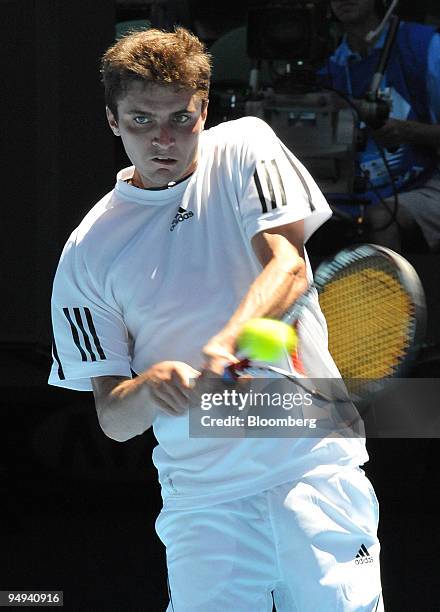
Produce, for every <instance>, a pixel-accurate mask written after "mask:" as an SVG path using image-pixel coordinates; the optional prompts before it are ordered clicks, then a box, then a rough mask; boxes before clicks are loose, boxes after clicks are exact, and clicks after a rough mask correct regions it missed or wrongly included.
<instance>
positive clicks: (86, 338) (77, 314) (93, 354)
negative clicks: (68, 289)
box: [73, 308, 96, 361]
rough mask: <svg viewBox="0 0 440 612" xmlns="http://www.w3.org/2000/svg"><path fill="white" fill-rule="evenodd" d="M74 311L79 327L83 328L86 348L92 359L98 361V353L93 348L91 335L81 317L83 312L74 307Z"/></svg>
mask: <svg viewBox="0 0 440 612" xmlns="http://www.w3.org/2000/svg"><path fill="white" fill-rule="evenodd" d="M73 312H74V314H75V320H76V322H77V324H78V327H79V328H80V330H81V333H82V335H83V338H84V344H85V345H86V349H87V350H88V352H89V354H90V357H91V358H92V361H96V355H95V353H94V352H93V350H92V345H91V344H90V340H89V336H88V335H87V332H86V330H85V329H84V325H83V322H82V319H81V313H80V311H79V308H74V309H73Z"/></svg>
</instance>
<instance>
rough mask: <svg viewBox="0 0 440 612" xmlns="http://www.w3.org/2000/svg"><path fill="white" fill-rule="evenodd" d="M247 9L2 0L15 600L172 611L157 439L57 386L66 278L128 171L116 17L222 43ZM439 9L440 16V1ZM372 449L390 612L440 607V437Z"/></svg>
mask: <svg viewBox="0 0 440 612" xmlns="http://www.w3.org/2000/svg"><path fill="white" fill-rule="evenodd" d="M247 4H248V3H246V2H243V3H237V2H234V3H233V2H230V1H228V2H223V3H216V4H215V6H214V7H211V6H208V4H207V3H202V2H198V1H195V2H156V3H151V2H117V3H116V2H113V1H112V0H102V1H99V2H90V1H86V0H75V1H74V0H69V1H67V2H64V1H61V0H0V24H1V25H0V27H1V30H2V36H1V40H2V41H3V47H2V49H3V52H2V60H3V69H2V77H3V78H2V83H3V95H2V98H3V100H4V101H5V105H4V110H3V112H2V113H1V115H0V121H1V127H2V135H3V137H2V142H3V143H4V152H3V154H2V169H3V185H2V191H3V194H2V195H3V198H2V208H1V221H2V230H3V232H2V247H3V249H2V258H1V263H0V271H1V276H2V283H1V286H2V309H1V315H0V316H1V318H0V364H1V368H0V371H1V401H0V427H1V428H2V430H3V436H2V439H3V441H4V443H3V444H2V462H1V464H0V473H1V476H2V479H1V481H0V484H1V493H2V503H1V505H0V518H1V521H0V525H1V526H2V527H3V530H2V531H3V533H2V534H1V540H0V542H1V546H0V550H1V553H0V554H1V571H0V590H5V589H11V590H32V589H39V590H49V589H53V590H55V589H58V590H64V598H65V605H64V607H65V608H66V609H68V610H96V611H101V610H103V611H104V610H105V611H107V610H121V609H123V610H133V611H135V610H152V611H156V610H157V611H160V610H163V609H165V607H166V601H167V594H166V580H165V576H166V574H165V561H164V552H163V549H162V545H161V544H160V542H159V540H158V539H157V537H156V536H155V533H154V521H155V517H156V515H157V513H158V511H159V509H160V493H159V488H158V485H157V482H156V473H155V470H154V468H153V466H152V464H151V460H150V455H151V450H152V447H153V446H154V444H155V442H154V439H153V436H152V434H151V432H147V433H146V434H144V435H143V436H141V437H138V438H136V439H134V440H132V441H130V442H128V443H125V444H118V443H116V442H113V441H111V440H109V439H107V438H105V436H104V434H102V432H101V431H100V429H99V426H98V423H97V419H96V416H95V411H94V406H93V401H92V397H91V395H90V394H88V393H77V392H70V391H64V390H60V389H55V388H49V387H47V385H46V380H47V375H48V369H49V365H50V359H49V352H50V348H49V347H50V333H51V332H50V318H49V302H50V291H51V283H52V278H53V274H54V270H55V266H56V263H57V261H58V258H59V255H60V251H61V249H62V246H63V245H64V243H65V241H66V239H67V237H68V235H69V233H70V232H71V230H72V229H73V228H74V227H75V226H76V225H77V223H78V222H79V221H80V220H81V218H82V217H83V216H84V214H85V212H86V211H87V210H88V209H89V208H90V206H91V205H92V204H93V203H94V202H96V201H97V200H98V199H99V198H100V197H101V196H102V195H104V194H105V193H106V192H107V191H109V189H111V188H112V186H113V183H114V175H115V171H116V169H118V168H119V167H121V163H123V157H122V155H121V151H120V149H119V148H118V144H117V142H116V141H115V139H114V138H113V137H112V135H111V133H110V130H109V129H108V128H107V125H106V121H105V113H104V105H103V96H102V90H101V85H100V82H99V74H98V69H99V58H100V56H101V55H102V53H103V51H104V50H105V49H106V48H107V47H108V46H109V45H110V44H111V43H112V42H113V40H114V31H115V23H116V22H120V21H124V20H127V19H139V18H147V19H150V21H152V22H153V23H155V24H157V25H164V26H165V27H166V26H167V25H168V22H169V21H170V20H172V19H178V20H179V21H180V23H182V24H184V25H188V26H189V27H193V28H194V29H195V30H196V31H198V33H199V34H200V35H201V36H202V37H203V38H204V39H205V40H206V42H207V43H208V44H211V43H212V42H214V41H215V40H216V39H217V38H218V37H219V36H221V35H222V34H224V33H225V32H227V31H228V30H229V29H231V28H233V27H237V26H239V25H242V24H243V23H244V19H245V13H246V7H247ZM402 4H403V6H404V8H405V6H407V7H410V3H406V4H405V3H402ZM413 4H414V3H412V5H413ZM412 5H411V6H412ZM420 6H421V5H420V3H417V7H414V6H413V10H417V11H419V12H420ZM424 6H425V12H426V13H429V14H430V15H432V16H434V17H435V16H436V15H439V14H440V10H439V8H438V6H437V2H436V1H434V0H433V1H432V2H431V3H428V2H426V3H425V5H424ZM439 22H440V19H439ZM316 258H319V252H318V253H315V259H316ZM409 258H410V259H411V260H412V261H413V263H415V265H416V267H417V270H418V271H419V274H420V276H421V277H422V281H423V284H424V286H425V291H426V293H427V299H428V305H429V329H428V341H429V342H430V343H431V344H435V343H436V342H438V340H439V337H438V335H439V325H438V303H439V300H438V298H439V287H440V282H439V281H440V278H439V276H440V268H439V265H438V255H427V254H423V255H411V256H409ZM414 375H417V376H433V377H438V376H439V369H438V362H437V361H436V360H435V359H434V360H432V361H425V362H419V363H418V364H417V365H416V367H415V369H414ZM368 449H369V452H370V455H371V460H370V462H369V463H368V465H367V466H366V471H367V473H368V475H369V476H370V477H371V479H372V481H373V483H374V485H375V488H376V491H377V495H378V497H379V500H380V503H381V525H380V536H381V540H382V546H383V553H382V567H383V570H382V572H383V584H384V594H385V603H386V606H387V609H388V610H391V611H392V612H394V611H399V612H400V611H401V610H409V611H412V610H414V611H419V610H426V611H430V610H433V611H434V610H439V609H440V604H439V603H438V602H439V601H440V585H439V580H438V576H439V561H438V558H439V557H438V550H440V547H439V545H440V538H439V530H438V520H437V516H438V510H437V501H436V500H437V498H438V494H437V493H438V490H439V486H440V477H439V476H438V469H437V455H438V450H439V443H438V439H436V438H433V439H429V438H425V439H406V440H398V439H379V440H378V439H371V440H369V441H368ZM298 561H299V562H301V561H300V560H298ZM207 612H209V611H207Z"/></svg>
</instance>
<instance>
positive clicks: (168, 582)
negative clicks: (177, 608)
mask: <svg viewBox="0 0 440 612" xmlns="http://www.w3.org/2000/svg"><path fill="white" fill-rule="evenodd" d="M167 589H168V597H169V598H170V604H171V609H172V610H173V612H174V604H173V598H172V597H171V587H170V581H169V579H168V576H167Z"/></svg>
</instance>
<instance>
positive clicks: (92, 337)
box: [53, 307, 107, 380]
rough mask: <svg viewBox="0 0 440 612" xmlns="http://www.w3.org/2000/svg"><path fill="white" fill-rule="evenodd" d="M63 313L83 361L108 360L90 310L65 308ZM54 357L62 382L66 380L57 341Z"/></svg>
mask: <svg viewBox="0 0 440 612" xmlns="http://www.w3.org/2000/svg"><path fill="white" fill-rule="evenodd" d="M63 313H64V316H65V317H66V319H67V321H68V323H69V326H70V332H71V334H72V340H73V342H74V344H75V346H76V348H77V349H78V351H79V354H80V356H81V361H98V360H99V361H103V360H105V359H107V357H106V355H105V353H104V350H103V348H102V346H101V342H100V340H99V337H98V334H97V333H96V328H95V324H94V322H93V317H92V313H91V312H90V309H89V308H87V307H83V308H71V309H69V308H67V307H66V308H63ZM53 355H54V358H55V360H56V362H57V363H58V376H59V378H60V380H65V375H64V371H63V367H62V365H61V360H60V358H59V355H58V351H57V347H56V344H55V341H54V343H53Z"/></svg>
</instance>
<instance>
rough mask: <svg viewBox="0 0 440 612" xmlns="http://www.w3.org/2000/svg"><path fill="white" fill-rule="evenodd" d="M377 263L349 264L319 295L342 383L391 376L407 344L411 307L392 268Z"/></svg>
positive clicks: (410, 330) (371, 260)
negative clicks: (343, 380)
mask: <svg viewBox="0 0 440 612" xmlns="http://www.w3.org/2000/svg"><path fill="white" fill-rule="evenodd" d="M375 259H376V258H370V260H367V261H365V259H364V260H363V261H359V262H357V263H354V264H352V265H351V266H350V268H349V269H348V270H346V271H341V272H340V273H338V274H337V275H336V277H335V279H334V280H332V281H330V282H329V283H328V284H326V285H325V287H324V288H323V290H322V292H321V293H320V298H319V300H320V304H321V308H322V310H323V312H324V315H325V317H326V319H327V324H328V329H329V348H330V352H331V354H332V355H333V358H334V360H335V362H336V364H337V366H338V368H339V370H340V372H341V374H342V376H343V377H344V379H356V378H362V379H365V378H369V379H376V378H383V377H388V376H393V374H394V373H395V372H396V370H397V368H398V366H399V364H400V363H401V361H402V360H403V359H404V357H405V354H406V351H407V350H408V347H409V346H410V344H411V338H412V335H411V334H412V331H413V320H414V312H413V305H412V303H411V301H410V299H409V297H408V295H407V293H406V291H405V289H404V288H403V287H402V285H401V283H400V280H399V278H398V277H397V275H396V273H395V271H394V269H393V268H392V267H391V266H387V265H384V264H386V262H384V261H383V260H377V261H375ZM354 338H356V342H353V339H354Z"/></svg>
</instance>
